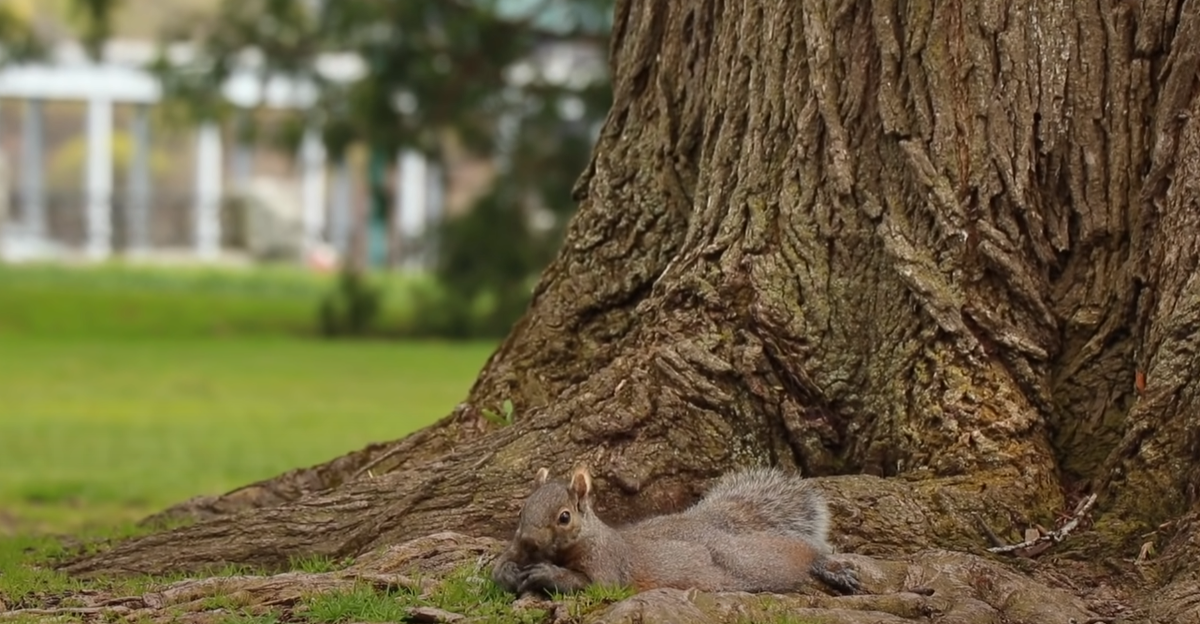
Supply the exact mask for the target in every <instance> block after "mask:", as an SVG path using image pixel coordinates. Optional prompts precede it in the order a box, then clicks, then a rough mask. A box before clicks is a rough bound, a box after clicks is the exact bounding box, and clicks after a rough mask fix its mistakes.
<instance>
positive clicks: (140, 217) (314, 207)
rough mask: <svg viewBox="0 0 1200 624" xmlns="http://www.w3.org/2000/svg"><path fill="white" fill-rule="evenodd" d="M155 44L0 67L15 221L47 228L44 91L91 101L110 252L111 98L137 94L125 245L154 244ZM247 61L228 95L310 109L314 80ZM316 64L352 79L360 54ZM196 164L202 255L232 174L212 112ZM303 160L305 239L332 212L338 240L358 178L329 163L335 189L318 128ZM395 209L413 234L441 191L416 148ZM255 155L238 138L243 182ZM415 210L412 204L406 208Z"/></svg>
mask: <svg viewBox="0 0 1200 624" xmlns="http://www.w3.org/2000/svg"><path fill="white" fill-rule="evenodd" d="M154 53H155V49H154V47H153V44H151V43H148V42H122V41H114V42H110V43H109V45H108V46H107V47H106V50H105V54H104V55H103V57H104V60H103V62H94V61H92V60H91V59H89V58H88V57H87V55H86V54H84V52H83V50H82V48H80V46H78V45H77V44H69V45H64V46H62V47H60V48H59V49H57V50H55V52H54V54H52V55H51V56H50V58H49V60H47V61H45V62H40V63H31V64H20V65H10V66H7V67H4V68H2V69H0V98H2V99H8V100H19V101H21V102H23V136H22V141H21V144H22V153H21V154H20V159H21V163H22V167H21V171H22V176H21V180H20V183H19V184H20V189H21V193H20V196H21V198H22V206H21V215H22V219H21V221H20V223H19V225H20V227H21V228H22V231H23V232H24V234H25V235H26V236H30V237H33V238H39V237H45V235H46V201H45V197H46V189H45V180H44V172H43V168H44V166H45V165H44V139H43V125H44V121H43V112H42V103H43V102H44V101H47V100H67V101H82V102H86V103H87V118H86V134H87V156H86V166H85V176H84V177H85V179H84V188H85V200H84V202H83V203H84V205H83V206H82V209H83V211H84V217H85V219H84V222H85V224H86V232H87V244H86V255H87V257H89V258H93V259H104V258H107V257H108V256H109V255H110V254H111V253H112V234H113V232H112V206H113V175H114V167H113V154H112V136H113V107H114V105H115V104H132V105H133V106H134V114H133V117H132V121H131V125H130V128H129V132H130V135H131V137H132V138H133V142H134V145H133V156H132V162H131V167H130V171H129V179H128V188H129V202H130V204H129V232H128V233H129V252H130V253H132V254H137V253H140V252H143V251H146V250H147V249H148V245H149V235H148V223H149V215H150V211H151V209H152V208H151V207H152V198H151V188H150V167H149V154H150V124H149V108H150V107H151V106H154V105H155V104H157V103H158V102H160V100H161V99H162V89H161V86H160V84H159V83H158V81H157V79H156V78H155V77H154V76H153V75H152V74H151V73H150V72H148V71H146V70H145V69H143V68H144V67H146V66H147V64H148V63H149V62H150V61H151V59H152V58H153V55H154ZM169 53H170V54H171V55H172V56H173V57H175V58H176V59H178V58H180V57H183V56H186V55H188V54H190V53H191V51H190V49H189V48H186V47H178V48H173V49H171V50H170V51H169ZM243 61H244V62H243V63H242V65H241V66H240V67H239V68H238V70H237V71H235V72H234V74H233V76H232V77H231V78H230V80H228V81H227V82H226V84H225V85H224V87H223V94H224V96H225V98H226V99H227V100H228V101H230V102H231V103H233V104H234V105H235V106H238V107H241V108H245V109H250V108H254V107H256V106H259V105H265V106H267V107H269V108H285V109H306V108H308V107H310V106H312V104H313V102H314V100H315V91H314V89H313V88H312V87H311V85H309V84H307V83H304V82H299V81H296V80H290V79H287V78H284V77H279V76H276V77H271V78H269V79H267V80H263V79H262V77H261V75H260V73H259V72H258V71H256V70H257V68H258V66H259V65H260V63H259V62H258V59H256V58H255V57H254V55H252V54H247V55H244V59H243ZM316 69H317V71H319V72H321V73H322V74H323V76H324V77H325V78H327V79H331V80H353V79H354V78H355V77H356V76H358V75H360V72H361V71H362V66H361V60H360V59H359V58H358V57H356V56H353V55H344V54H343V55H336V54H331V55H327V56H324V57H322V58H321V59H320V60H319V61H318V63H317V68H316ZM196 149H197V158H196V163H197V165H196V174H195V185H196V186H195V206H194V215H193V216H194V219H195V221H194V232H195V237H194V241H193V242H194V251H195V254H196V255H197V256H198V257H199V258H200V259H213V258H216V257H217V256H218V255H219V253H220V236H221V232H220V217H219V214H220V203H221V197H222V194H223V192H224V187H225V182H226V179H225V178H226V172H225V168H224V167H223V151H224V147H223V146H222V141H221V133H220V129H219V128H218V126H217V125H216V123H213V122H207V123H202V124H201V125H200V126H199V127H198V128H197V129H196ZM298 156H299V162H300V163H301V176H302V179H301V197H302V214H303V223H304V232H305V239H306V243H309V244H313V243H316V242H318V241H320V240H322V238H323V236H324V233H325V231H326V214H327V208H329V209H330V210H328V214H329V215H330V216H331V217H332V223H330V224H329V225H331V226H332V227H331V228H330V229H331V231H330V233H329V238H330V239H331V242H333V243H334V245H335V246H336V247H338V248H339V249H341V250H344V249H345V243H346V242H347V240H348V238H349V232H350V228H351V217H350V212H351V206H350V205H349V204H350V197H351V190H352V182H351V177H350V173H349V171H348V170H347V168H346V165H345V163H338V164H337V166H336V168H335V169H334V170H333V172H332V175H333V180H332V183H333V184H332V186H333V193H332V195H329V194H328V192H327V190H328V189H327V179H326V171H327V166H328V164H327V159H326V154H325V150H324V146H323V144H322V142H321V140H320V133H319V128H316V127H310V128H309V129H308V131H307V132H306V134H305V136H304V138H303V141H302V145H301V148H300V153H299V155H298ZM397 164H398V169H399V170H398V171H397V175H398V176H400V179H398V180H397V182H398V183H399V184H398V186H399V187H400V192H399V193H397V194H396V202H397V206H396V209H397V210H398V211H399V215H400V219H397V222H398V224H399V227H401V228H402V232H404V233H406V234H410V235H416V234H419V233H420V231H421V230H424V228H425V225H426V220H427V219H428V218H429V217H430V214H429V213H430V210H429V208H428V206H427V203H428V200H429V199H430V198H434V199H437V198H440V197H441V193H440V192H438V191H440V189H438V188H431V187H432V186H435V185H436V184H437V182H436V181H435V180H434V178H433V177H432V176H430V175H428V174H427V173H426V171H425V169H426V167H428V166H429V165H428V163H426V162H425V161H424V159H423V158H422V157H421V156H420V155H418V154H414V153H404V154H401V155H400V158H399V159H398V161H397ZM251 169H252V159H251V158H250V153H249V148H248V147H247V146H242V145H235V146H234V147H233V154H232V158H231V172H230V173H231V175H232V176H233V177H234V178H235V179H234V182H235V183H236V182H240V181H243V180H245V179H246V178H248V177H249V176H250V175H251V174H252V171H251ZM410 213H411V214H410Z"/></svg>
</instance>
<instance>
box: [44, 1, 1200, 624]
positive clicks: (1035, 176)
mask: <svg viewBox="0 0 1200 624" xmlns="http://www.w3.org/2000/svg"><path fill="white" fill-rule="evenodd" d="M616 11H617V13H616V22H615V28H614V33H613V44H612V68H613V78H614V82H613V84H614V90H615V93H614V105H613V108H612V111H611V113H610V115H609V118H608V120H607V123H606V125H605V127H604V130H603V132H602V135H601V137H600V139H599V142H598V145H597V147H596V150H595V155H594V158H593V161H592V163H591V165H590V166H589V168H588V170H587V171H586V172H585V173H584V175H583V176H582V178H581V179H580V182H579V185H578V187H577V193H576V194H577V199H578V200H579V201H580V210H579V213H578V215H577V217H576V218H575V221H574V223H573V224H572V227H571V229H570V232H569V233H568V236H567V240H566V241H565V244H564V246H563V249H562V251H561V253H560V255H559V256H558V258H557V259H556V260H555V261H554V263H553V264H552V265H551V266H550V267H549V268H548V269H547V270H546V272H545V274H544V276H543V279H542V280H541V283H540V285H539V286H538V288H537V290H536V293H535V296H534V300H533V303H532V305H531V308H530V310H529V312H528V314H527V315H526V316H525V318H524V319H523V320H522V321H521V322H520V323H519V324H518V325H517V326H516V327H515V328H514V330H513V332H512V334H511V335H510V336H509V338H508V339H507V340H506V341H505V343H504V344H503V345H502V346H501V347H500V349H499V350H498V351H497V353H496V354H495V355H494V356H493V358H492V359H491V360H490V361H489V363H488V364H487V366H486V368H485V369H484V370H483V371H482V373H481V374H480V377H479V380H478V382H477V384H476V385H475V387H474V388H473V389H472V391H471V393H470V396H469V397H468V399H467V401H466V402H465V403H464V404H463V405H461V406H460V407H459V408H458V409H457V410H456V411H455V412H454V414H452V415H451V416H449V417H448V418H447V419H445V420H443V421H442V422H440V423H438V424H437V425H434V426H433V427H431V428H430V429H428V430H426V431H424V432H421V433H419V434H417V435H416V436H413V437H411V438H408V439H406V440H402V441H398V442H395V443H393V444H392V445H390V446H389V447H386V448H385V447H376V448H372V449H366V450H364V451H360V452H359V453H357V454H354V455H351V456H348V457H347V458H343V459H341V460H338V461H339V462H341V463H335V464H330V465H326V466H324V467H318V468H314V469H311V470H306V471H298V472H296V473H291V474H289V475H285V476H284V477H281V478H280V479H276V480H272V481H269V482H266V483H263V484H256V485H255V486H252V487H251V488H249V489H246V490H243V491H241V492H239V493H236V494H233V495H231V496H227V497H224V498H218V499H215V500H205V501H198V502H196V503H195V504H192V505H190V506H187V507H184V508H181V509H179V510H176V512H178V513H181V514H183V515H191V516H193V517H197V518H200V519H201V520H202V521H201V522H199V523H198V524H195V525H193V526H189V527H185V528H181V529H177V530H175V531H172V532H168V533H163V534H160V535H154V536H150V537H146V538H143V539H141V540H136V541H132V542H129V543H126V544H122V545H119V546H118V547H116V548H114V549H113V550H111V551H109V552H107V553H104V554H101V555H99V556H96V557H91V558H87V559H82V560H79V561H76V562H74V563H72V564H70V565H69V566H68V567H67V569H68V570H70V571H73V572H77V573H98V572H112V571H120V570H141V571H158V570H166V569H176V568H178V567H196V566H200V565H203V564H205V563H209V562H214V561H226V560H228V561H240V562H248V563H267V564H269V563H278V562H280V561H283V560H285V559H286V558H287V557H288V556H289V555H295V554H301V553H321V554H330V555H337V556H343V555H354V554H358V553H361V552H365V551H367V550H369V549H371V548H373V547H376V546H379V545H384V544H388V543H395V542H397V541H401V540H404V539H408V538H412V537H416V536H419V535H423V534H427V533H430V532H434V531H438V530H443V529H446V528H453V529H455V530H459V531H464V532H468V533H473V534H482V535H491V536H498V537H503V536H507V535H508V533H509V531H510V530H511V528H512V524H513V522H514V520H515V515H516V511H517V508H518V506H519V503H520V500H521V498H522V497H523V496H524V494H525V493H526V491H527V483H528V480H529V477H530V476H531V475H532V474H533V473H534V471H535V470H536V469H537V468H538V467H539V466H542V465H548V466H551V467H552V468H553V469H555V470H556V471H559V472H561V471H563V470H565V469H567V468H568V467H570V466H571V465H572V464H575V463H578V462H587V463H589V464H590V465H591V466H592V467H593V469H594V470H595V472H596V473H597V477H598V486H599V487H600V489H601V493H602V495H601V498H600V511H601V513H602V514H605V515H607V517H609V518H611V519H613V520H617V521H619V520H625V519H630V518H635V517H640V516H643V515H645V514H648V513H653V512H657V511H661V510H666V509H673V508H677V507H678V506H681V505H683V504H686V503H687V502H690V501H691V500H693V499H694V497H695V496H696V495H697V494H698V493H699V492H700V491H701V490H702V489H703V487H704V486H705V485H706V483H707V482H708V480H709V479H710V478H712V477H714V476H716V475H717V474H719V473H720V472H722V471H723V470H725V469H727V468H729V467H731V466H734V465H741V464H749V463H755V462H769V463H778V464H784V465H795V466H798V467H800V468H802V469H803V470H804V471H806V472H807V473H809V474H814V475H834V474H865V475H873V476H876V477H883V478H885V479H867V478H866V477H856V478H839V479H831V480H829V481H828V482H826V484H825V485H826V486H828V487H829V488H831V489H832V490H834V492H835V496H836V500H837V502H836V507H837V509H836V511H837V513H836V515H835V518H834V523H835V530H836V531H837V532H838V536H837V537H836V539H835V541H836V542H838V543H839V544H842V545H843V546H848V547H852V548H854V549H857V550H859V551H861V552H873V553H876V554H885V555H895V554H899V553H903V552H911V551H913V550H915V549H917V548H920V547H925V546H930V545H935V544H938V545H951V546H956V547H963V548H970V547H972V546H976V547H977V546H983V545H986V544H984V543H983V541H982V539H981V538H980V537H979V533H978V531H977V530H976V529H975V527H976V526H977V525H976V522H977V520H976V518H975V514H976V513H977V514H978V516H979V518H981V519H982V520H983V521H984V522H985V523H986V524H988V525H989V526H991V527H993V528H996V529H998V530H1002V531H1005V534H1004V536H1006V537H1009V536H1012V535H1014V533H1013V531H1016V530H1022V529H1024V528H1026V527H1028V526H1029V525H1031V524H1033V523H1041V524H1042V525H1044V526H1049V525H1050V524H1052V523H1053V522H1054V514H1055V512H1056V511H1059V510H1061V509H1062V508H1063V507H1064V506H1065V503H1066V502H1067V501H1066V499H1067V498H1068V497H1067V496H1066V495H1074V494H1075V493H1077V492H1079V491H1086V490H1092V491H1096V492H1099V493H1100V494H1101V495H1102V497H1101V502H1100V504H1099V505H1098V506H1097V516H1098V522H1097V524H1096V529H1097V530H1096V531H1095V532H1094V533H1093V534H1091V537H1090V538H1088V539H1085V540H1082V542H1080V543H1081V546H1082V548H1083V549H1084V550H1086V551H1087V553H1088V554H1091V555H1093V556H1096V557H1105V558H1110V559H1132V558H1133V557H1135V556H1136V555H1137V553H1138V547H1139V546H1140V545H1141V544H1142V543H1143V542H1144V541H1147V540H1149V541H1151V542H1153V543H1155V544H1157V546H1158V547H1159V548H1160V549H1161V552H1163V553H1164V554H1163V558H1162V562H1161V565H1158V566H1156V567H1154V568H1153V570H1152V572H1151V574H1150V575H1149V577H1152V580H1153V583H1155V584H1158V585H1161V586H1165V587H1166V589H1165V590H1164V596H1183V595H1186V591H1185V590H1186V588H1187V587H1192V588H1194V587H1195V584H1196V582H1197V578H1196V574H1197V573H1196V572H1195V566H1194V565H1191V566H1189V565H1186V562H1187V561H1189V560H1190V561H1192V562H1194V561H1195V560H1196V559H1195V557H1196V556H1197V554H1200V544H1198V538H1197V537H1196V536H1195V530H1194V528H1193V527H1194V525H1193V524H1192V523H1189V522H1183V521H1178V520H1179V519H1180V518H1181V517H1183V516H1184V514H1186V513H1188V511H1189V510H1192V509H1195V507H1196V502H1197V498H1198V494H1200V492H1198V488H1200V486H1197V484H1198V483H1200V462H1198V461H1197V460H1198V459H1200V416H1198V414H1200V396H1198V394H1197V392H1198V391H1197V389H1196V385H1195V384H1194V383H1189V382H1192V381H1193V380H1195V379H1197V378H1198V377H1200V370H1198V369H1200V357H1197V341H1198V340H1200V338H1198V336H1200V333H1198V332H1197V329H1198V325H1200V274H1198V273H1197V270H1196V269H1197V262H1198V260H1200V236H1198V234H1200V97H1198V88H1197V78H1198V75H1200V74H1198V71H1200V2H1196V1H1195V0H1142V1H1140V2H1139V1H1136V0H1134V1H1118V2H1101V3H1097V2H1082V1H1077V2H1071V1H1066V0H1062V1H1057V2H1047V1H1041V0H1012V1H1010V2H994V1H992V0H962V1H959V0H954V1H935V2H921V1H915V0H912V1H903V0H878V1H875V2H870V3H866V2H853V1H850V0H824V1H814V2H793V1H789V0H738V1H736V2H734V1H721V0H679V1H673V2H650V1H642V0H638V1H635V0H623V1H621V2H619V3H618V6H617V9H616ZM505 399H511V400H512V401H513V402H514V404H515V405H516V424H514V425H513V426H510V427H502V428H496V427H495V426H493V425H491V424H488V423H487V421H486V420H485V419H483V418H481V417H480V411H481V410H482V409H485V408H495V406H497V405H499V404H500V403H501V402H502V401H504V400H505ZM397 409H403V406H397ZM884 503H886V504H884ZM851 520H853V521H851ZM1170 521H1175V522H1174V523H1173V524H1168V525H1163V523H1164V522H1170ZM1155 531H1156V533H1153V534H1151V535H1150V537H1146V535H1147V534H1148V533H1151V532H1155ZM972 540H974V541H972ZM1172 592H1174V593H1172ZM1156 604H1157V606H1156V608H1159V609H1160V610H1163V611H1162V614H1163V615H1161V618H1167V616H1170V617H1173V618H1183V617H1184V614H1190V615H1189V617H1193V618H1196V617H1200V616H1198V615H1196V611H1195V608H1194V607H1190V606H1189V604H1188V603H1187V601H1186V600H1184V599H1177V600H1174V601H1172V600H1165V601H1164V602H1162V603H1156ZM1172 609H1175V611H1172ZM1188 609H1191V610H1190V611H1189V610H1188ZM1156 617H1160V616H1156ZM1161 621H1169V618H1167V619H1162V620H1161ZM1179 621H1184V620H1182V619H1180V620H1179Z"/></svg>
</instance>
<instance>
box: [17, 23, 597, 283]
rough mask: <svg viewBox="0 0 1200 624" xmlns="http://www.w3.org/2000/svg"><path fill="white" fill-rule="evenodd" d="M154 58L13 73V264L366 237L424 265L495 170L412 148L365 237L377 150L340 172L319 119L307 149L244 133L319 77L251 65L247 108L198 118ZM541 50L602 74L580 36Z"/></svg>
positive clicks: (344, 69) (227, 251)
mask: <svg viewBox="0 0 1200 624" xmlns="http://www.w3.org/2000/svg"><path fill="white" fill-rule="evenodd" d="M519 1H524V0H519ZM171 53H172V54H181V55H186V54H189V53H190V51H189V50H188V49H187V48H186V47H178V48H174V49H172V50H171ZM155 54H156V48H155V44H154V43H152V42H150V41H141V40H114V41H110V42H109V44H108V45H107V46H106V48H105V50H104V53H103V55H102V58H103V61H102V62H94V61H92V60H91V59H89V58H88V56H87V55H86V54H85V52H84V50H83V48H82V47H81V46H80V45H79V44H78V43H76V42H74V41H63V42H61V43H59V44H58V45H57V46H56V47H55V48H54V49H53V50H52V51H51V53H50V54H49V55H48V57H47V58H45V59H44V60H42V61H40V62H37V63H29V64H19V65H9V66H6V67H0V194H2V195H3V199H2V200H0V259H6V260H9V261H19V260H27V259H78V260H84V261H87V260H103V259H106V258H110V257H113V256H114V255H120V256H126V257H135V258H143V259H148V260H167V259H180V260H185V261H201V262H220V261H246V260H255V259H260V260H268V259H271V260H283V261H291V262H302V261H307V260H314V259H318V258H327V257H329V255H330V253H331V252H332V254H334V255H338V254H340V255H343V256H344V255H345V254H347V253H349V252H351V251H352V250H357V251H358V252H361V251H362V246H363V245H365V243H364V242H363V240H362V239H363V238H364V237H365V238H366V239H367V240H376V241H381V240H382V241H388V242H389V243H390V246H391V247H392V250H391V252H392V253H386V254H379V253H376V254H373V257H374V258H375V260H376V261H380V260H382V259H383V258H385V257H386V258H389V259H390V260H391V261H393V262H394V263H396V264H400V265H403V266H407V267H410V268H416V269H420V268H423V267H426V266H428V264H429V262H430V261H431V260H432V258H431V257H430V255H429V254H428V253H425V252H424V250H425V248H426V246H425V245H422V244H421V241H422V240H424V239H425V238H427V237H428V236H429V233H430V232H431V231H432V230H433V227H434V226H435V225H436V224H437V223H438V222H439V221H440V220H442V219H444V218H445V217H446V216H447V215H452V214H454V213H456V212H459V211H462V210H465V209H467V208H468V207H469V206H470V205H471V202H472V201H473V199H474V198H475V197H476V196H477V195H478V194H479V193H480V192H482V191H483V190H485V189H486V188H487V186H488V184H489V183H490V180H491V176H492V174H493V171H494V167H493V163H490V162H482V161H480V160H478V159H472V158H470V157H468V156H467V155H466V154H465V153H459V152H456V151H455V150H454V149H453V147H452V146H451V149H450V151H449V153H448V156H447V158H445V159H444V161H443V163H442V164H443V165H444V167H445V169H444V170H442V169H439V168H437V167H435V166H433V165H432V164H431V163H429V162H427V161H426V160H425V159H424V158H423V157H422V156H421V155H420V154H417V153H412V152H405V153H402V154H399V155H397V158H396V159H395V171H394V172H393V173H392V174H391V175H390V176H388V177H389V196H390V197H391V201H392V202H393V207H392V211H391V213H392V215H393V218H392V221H391V223H388V224H373V225H374V226H375V228H376V230H378V229H379V228H386V230H387V231H382V232H380V231H375V232H363V231H362V228H363V227H364V224H369V221H368V220H367V219H366V218H365V214H366V212H367V206H368V204H369V202H370V198H369V192H368V190H367V189H368V185H367V181H366V180H365V171H366V166H365V164H363V163H364V162H365V155H364V154H359V153H352V154H351V156H350V158H348V159H347V160H348V162H346V163H340V164H337V165H336V166H335V165H334V164H332V163H330V162H329V161H328V159H327V158H326V154H325V152H324V148H323V146H322V144H321V141H320V140H319V136H320V133H319V128H309V129H308V131H307V132H306V133H305V135H304V137H303V140H302V141H301V144H300V146H299V148H298V150H297V152H296V153H294V154H291V153H286V152H284V151H282V150H281V149H279V148H276V147H271V146H264V145H262V144H261V143H259V144H251V143H250V142H248V141H244V140H242V139H241V138H240V137H242V136H244V133H243V132H241V131H240V130H241V129H243V128H246V127H257V128H258V129H259V130H260V131H261V129H263V128H266V127H270V126H271V125H272V124H276V123H279V122H280V118H281V115H280V113H281V112H282V111H287V110H296V109H303V108H305V107H307V106H309V105H310V104H311V102H312V100H313V97H314V93H313V92H312V89H311V88H310V87H309V86H308V85H306V84H303V83H298V82H295V81H292V80H289V79H286V78H282V77H272V78H270V79H269V80H267V81H265V82H263V81H262V80H261V78H260V77H259V76H258V75H257V73H256V72H255V71H253V68H251V67H247V68H242V69H241V70H239V71H235V72H234V75H233V76H232V77H231V79H230V80H229V81H228V82H227V83H226V84H225V85H224V88H223V95H224V97H225V98H226V99H227V100H228V101H229V102H230V103H232V104H234V105H235V106H236V107H237V108H238V109H239V110H240V111H242V112H241V113H240V115H238V116H235V119H234V120H233V121H231V122H230V123H226V124H223V125H220V126H218V125H216V124H213V123H206V124H200V125H198V126H195V127H190V126H188V125H186V124H181V123H180V122H179V121H178V120H177V119H173V118H172V117H171V116H170V113H171V111H170V110H167V109H165V108H164V107H163V106H161V96H162V93H161V89H160V85H159V84H158V82H157V80H156V79H155V78H154V77H153V75H152V74H150V73H149V72H148V71H146V70H145V69H144V68H145V67H146V66H147V65H148V63H150V62H151V61H152V60H153V58H154V56H155ZM535 56H536V57H535V58H531V59H530V60H529V62H530V63H531V64H533V65H535V66H537V68H538V71H539V73H540V72H545V74H546V75H551V76H552V75H558V76H560V77H561V79H564V80H566V79H569V78H571V77H572V76H575V77H578V74H579V72H580V71H581V69H580V68H581V67H582V68H583V70H584V71H604V59H603V58H600V57H598V56H597V54H596V53H595V51H591V52H588V51H586V50H581V49H578V48H576V47H572V46H569V45H563V46H557V47H556V46H549V47H548V48H547V49H545V50H542V51H540V52H539V53H538V54H537V55H535ZM581 63H582V65H580V64H581ZM360 67H361V60H360V59H358V58H356V57H354V56H353V55H346V54H330V55H326V56H325V57H322V59H321V61H320V63H319V68H318V69H319V71H320V72H321V73H322V74H323V75H324V76H325V77H326V78H327V79H332V80H351V79H353V77H354V76H356V75H357V74H358V72H359V71H360ZM251 111H253V112H251ZM356 228H359V229H357V230H356ZM356 232H358V233H359V239H358V240H359V243H358V245H359V247H357V248H356V247H355V244H354V242H353V241H354V240H356V239H355V236H354V234H355V233H356ZM364 235H365V236H364Z"/></svg>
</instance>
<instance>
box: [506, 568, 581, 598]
mask: <svg viewBox="0 0 1200 624" xmlns="http://www.w3.org/2000/svg"><path fill="white" fill-rule="evenodd" d="M586 586H587V579H586V578H582V575H581V574H579V573H578V572H575V571H574V570H568V569H567V568H564V567H561V566H556V565H554V564H552V563H535V564H533V565H531V566H529V567H527V568H524V569H522V570H521V584H520V589H519V590H518V592H517V593H518V594H523V593H525V592H536V591H539V590H540V591H543V592H546V593H560V594H565V593H570V592H573V591H578V590H580V589H583V588H584V587H586Z"/></svg>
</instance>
